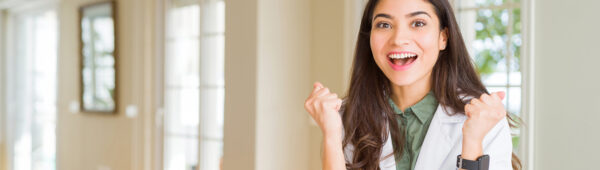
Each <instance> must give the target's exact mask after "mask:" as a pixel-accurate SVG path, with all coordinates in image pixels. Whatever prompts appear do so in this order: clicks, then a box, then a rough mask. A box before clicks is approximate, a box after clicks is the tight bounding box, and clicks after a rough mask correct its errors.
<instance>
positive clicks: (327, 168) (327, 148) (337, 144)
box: [321, 136, 346, 170]
mask: <svg viewBox="0 0 600 170" xmlns="http://www.w3.org/2000/svg"><path fill="white" fill-rule="evenodd" d="M323 147H324V149H323V156H322V157H321V159H322V160H321V161H322V162H323V170H345V169H346V162H345V160H344V152H343V148H342V140H341V138H340V137H327V136H324V137H323Z"/></svg>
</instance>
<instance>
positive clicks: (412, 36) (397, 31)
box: [370, 0, 447, 86]
mask: <svg viewBox="0 0 600 170" xmlns="http://www.w3.org/2000/svg"><path fill="white" fill-rule="evenodd" d="M372 23H373V24H372V25H371V39H370V41H371V50H372V52H373V57H374V59H375V62H376V63H377V65H378V66H379V68H380V69H381V70H382V71H383V73H384V74H385V76H386V77H387V78H388V79H389V80H390V81H391V82H392V83H394V84H395V85H398V86H407V85H411V84H414V83H416V82H417V81H428V79H429V77H430V75H431V70H432V69H433V66H434V65H435V62H436V61H437V58H438V55H439V51H440V50H443V49H444V48H445V47H446V39H447V38H446V33H445V31H442V30H440V23H439V20H438V16H436V13H435V10H434V7H433V5H431V4H430V3H429V2H427V1H426V0H380V1H379V3H378V4H377V5H376V6H375V10H374V12H373V22H372Z"/></svg>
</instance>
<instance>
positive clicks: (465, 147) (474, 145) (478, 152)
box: [461, 138, 483, 160]
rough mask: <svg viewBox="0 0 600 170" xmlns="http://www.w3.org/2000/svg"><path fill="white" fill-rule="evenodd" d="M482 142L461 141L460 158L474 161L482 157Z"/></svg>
mask: <svg viewBox="0 0 600 170" xmlns="http://www.w3.org/2000/svg"><path fill="white" fill-rule="evenodd" d="M481 143H482V140H470V139H466V138H465V139H463V144H462V154H461V155H462V158H463V159H467V160H476V159H477V158H478V157H480V156H482V155H483V147H482V144H481Z"/></svg>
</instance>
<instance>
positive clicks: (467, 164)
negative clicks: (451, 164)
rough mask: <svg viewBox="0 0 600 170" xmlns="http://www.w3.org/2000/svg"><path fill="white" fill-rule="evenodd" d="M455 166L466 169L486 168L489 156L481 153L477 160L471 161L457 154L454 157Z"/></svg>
mask: <svg viewBox="0 0 600 170" xmlns="http://www.w3.org/2000/svg"><path fill="white" fill-rule="evenodd" d="M456 167H457V168H458V169H467V170H488V169H489V168H490V156H488V155H483V156H480V157H479V158H477V160H475V161H472V160H468V159H463V158H462V157H461V155H458V157H457V158H456Z"/></svg>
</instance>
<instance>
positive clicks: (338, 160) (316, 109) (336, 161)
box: [304, 82, 346, 170]
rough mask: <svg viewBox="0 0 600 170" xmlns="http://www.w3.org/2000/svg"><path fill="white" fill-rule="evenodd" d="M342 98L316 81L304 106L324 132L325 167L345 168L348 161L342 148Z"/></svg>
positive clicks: (333, 169)
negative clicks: (340, 112) (340, 111)
mask: <svg viewBox="0 0 600 170" xmlns="http://www.w3.org/2000/svg"><path fill="white" fill-rule="evenodd" d="M341 105H342V100H341V99H340V98H338V96H337V94H335V93H331V92H329V89H328V88H325V87H323V85H321V83H318V82H317V83H315V84H314V86H313V91H312V93H311V94H310V96H309V97H308V99H306V102H305V103H304V108H305V109H306V111H308V113H309V114H310V116H311V117H312V118H313V119H314V120H315V122H316V123H317V124H318V125H319V127H320V129H321V131H322V132H323V147H324V151H323V157H322V161H323V169H324V170H345V169H346V162H345V160H344V152H343V148H342V118H341V116H340V114H339V113H338V111H339V110H340V107H341Z"/></svg>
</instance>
